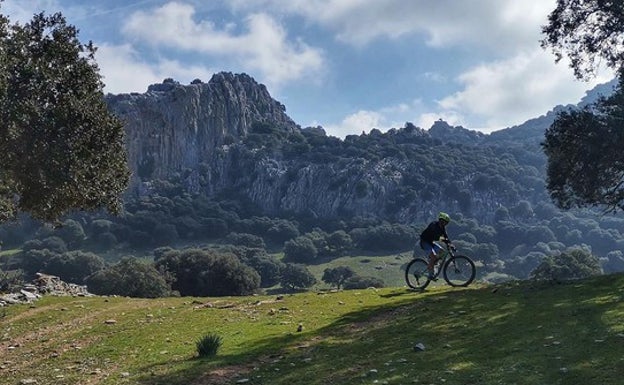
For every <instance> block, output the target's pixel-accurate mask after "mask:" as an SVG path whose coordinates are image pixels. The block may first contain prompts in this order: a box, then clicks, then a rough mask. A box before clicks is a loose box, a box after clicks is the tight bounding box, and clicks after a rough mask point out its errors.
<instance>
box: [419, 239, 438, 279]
mask: <svg viewBox="0 0 624 385" xmlns="http://www.w3.org/2000/svg"><path fill="white" fill-rule="evenodd" d="M436 246H437V247H438V248H439V246H438V245H436V244H435V243H429V242H424V241H421V242H420V247H421V248H422V249H423V250H425V251H426V252H427V257H428V261H429V264H428V265H427V270H428V271H429V279H433V266H435V263H436V261H437V256H436Z"/></svg>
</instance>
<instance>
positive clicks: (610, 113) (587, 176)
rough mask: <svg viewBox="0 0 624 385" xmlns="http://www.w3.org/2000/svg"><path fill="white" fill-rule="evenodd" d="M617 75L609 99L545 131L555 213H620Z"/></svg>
mask: <svg viewBox="0 0 624 385" xmlns="http://www.w3.org/2000/svg"><path fill="white" fill-rule="evenodd" d="M622 75H624V72H623V73H622V74H621V76H620V82H619V85H618V87H617V90H616V92H615V93H614V94H613V95H612V96H610V97H608V98H603V99H601V100H600V101H598V102H597V103H596V104H595V105H594V106H592V107H586V108H584V109H582V110H579V111H577V110H572V111H569V112H565V111H564V112H561V113H560V114H559V115H558V116H557V119H556V120H555V122H554V123H553V124H552V125H551V127H550V128H549V129H548V130H547V131H546V134H545V135H546V140H545V141H544V144H543V147H544V151H545V153H546V155H547V157H548V168H547V174H548V180H547V181H548V190H549V191H550V193H551V196H552V198H553V199H554V200H555V202H556V203H557V205H559V206H560V207H563V208H566V209H568V208H571V207H575V206H576V207H582V206H585V205H595V206H597V205H604V206H606V207H607V208H608V209H610V210H617V209H620V210H623V209H624V188H622V182H623V181H624V155H623V153H622V151H621V148H622V145H624V124H623V123H622V122H623V121H624V120H623V118H624V88H623V85H624V76H622Z"/></svg>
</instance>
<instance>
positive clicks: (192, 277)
mask: <svg viewBox="0 0 624 385" xmlns="http://www.w3.org/2000/svg"><path fill="white" fill-rule="evenodd" d="M156 268H157V269H158V270H159V271H162V272H166V274H170V275H171V277H173V278H174V281H175V282H173V285H172V286H173V287H172V288H173V290H177V291H178V292H179V293H180V295H182V296H196V297H220V296H226V295H251V294H253V293H254V292H255V291H256V290H257V289H258V288H259V287H260V275H259V274H258V273H257V272H256V271H255V270H254V269H253V268H251V267H249V266H246V265H244V264H243V263H241V261H240V260H239V259H238V257H236V256H235V255H233V254H228V253H225V254H220V253H216V252H215V251H212V250H201V249H186V250H172V251H169V252H165V253H164V254H163V255H162V256H160V257H159V258H158V259H157V260H156Z"/></svg>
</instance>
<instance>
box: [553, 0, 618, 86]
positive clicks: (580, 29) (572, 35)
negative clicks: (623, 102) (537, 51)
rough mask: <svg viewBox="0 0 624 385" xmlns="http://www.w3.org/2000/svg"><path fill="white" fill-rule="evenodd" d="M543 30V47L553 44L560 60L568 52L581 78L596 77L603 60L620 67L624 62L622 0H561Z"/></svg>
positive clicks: (611, 65) (612, 65)
mask: <svg viewBox="0 0 624 385" xmlns="http://www.w3.org/2000/svg"><path fill="white" fill-rule="evenodd" d="M542 32H543V33H544V35H545V37H544V38H543V39H542V41H541V44H542V47H543V48H550V49H551V50H552V52H553V53H554V54H555V57H556V61H557V62H558V61H560V60H561V59H562V58H563V57H564V56H566V55H567V56H568V58H569V59H570V67H571V68H572V69H573V70H574V74H575V75H576V77H577V78H579V79H588V78H590V77H592V76H593V75H594V74H595V71H596V69H597V66H598V65H599V64H600V63H605V64H606V65H607V66H609V67H611V68H614V69H619V67H620V66H621V65H622V63H623V62H624V44H623V43H624V3H622V1H620V0H616V1H613V0H557V7H556V8H555V9H554V10H553V11H552V12H551V13H550V15H549V16H548V24H547V25H546V26H544V27H542Z"/></svg>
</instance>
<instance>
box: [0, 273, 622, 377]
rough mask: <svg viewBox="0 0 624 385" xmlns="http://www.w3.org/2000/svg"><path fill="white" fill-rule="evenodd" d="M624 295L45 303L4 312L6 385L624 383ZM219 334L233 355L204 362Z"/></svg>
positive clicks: (615, 283)
mask: <svg viewBox="0 0 624 385" xmlns="http://www.w3.org/2000/svg"><path fill="white" fill-rule="evenodd" d="M623 299H624V275H612V276H602V277H598V278H594V279H590V280H584V281H578V282H572V283H567V284H560V285H550V284H537V283H531V282H522V283H513V284H505V285H490V286H485V285H475V286H473V287H469V288H465V289H452V288H449V287H447V286H444V285H438V286H434V287H432V288H431V289H430V290H427V291H426V292H422V293H420V292H414V291H408V290H407V289H405V288H401V287H397V288H385V289H366V290H352V291H339V292H324V293H320V292H319V293H301V294H294V295H284V296H283V298H282V297H281V296H280V297H278V296H254V297H224V298H167V299H154V300H142V299H128V298H104V297H89V298H59V297H45V298H43V299H41V300H39V301H37V302H36V303H34V304H33V305H30V306H29V305H19V306H15V305H13V306H9V307H5V308H2V309H0V328H1V329H0V330H1V334H0V384H38V385H41V384H174V385H175V384H180V385H182V384H242V383H246V384H284V385H286V384H319V385H321V384H323V385H325V384H440V385H441V384H444V385H455V384H457V385H459V384H462V385H466V384H475V385H476V384H479V385H489V384H492V385H493V384H506V385H511V384H527V385H529V384H531V385H534V384H550V385H552V384H569V385H577V384H601V385H608V384H613V385H616V384H617V385H619V384H622V378H623V377H622V376H623V374H624V321H622V320H624V301H623ZM299 325H301V326H302V331H300V332H299V331H297V329H298V327H299ZM209 333H217V334H219V335H220V336H221V337H222V339H223V346H222V347H221V349H220V350H219V353H218V354H217V356H215V357H213V358H203V359H200V358H198V357H197V353H196V342H197V341H198V340H199V339H200V338H201V337H202V336H204V335H206V334H209ZM419 343H420V344H422V346H424V350H422V351H418V350H417V349H416V350H415V349H414V346H415V345H416V344H419Z"/></svg>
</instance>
